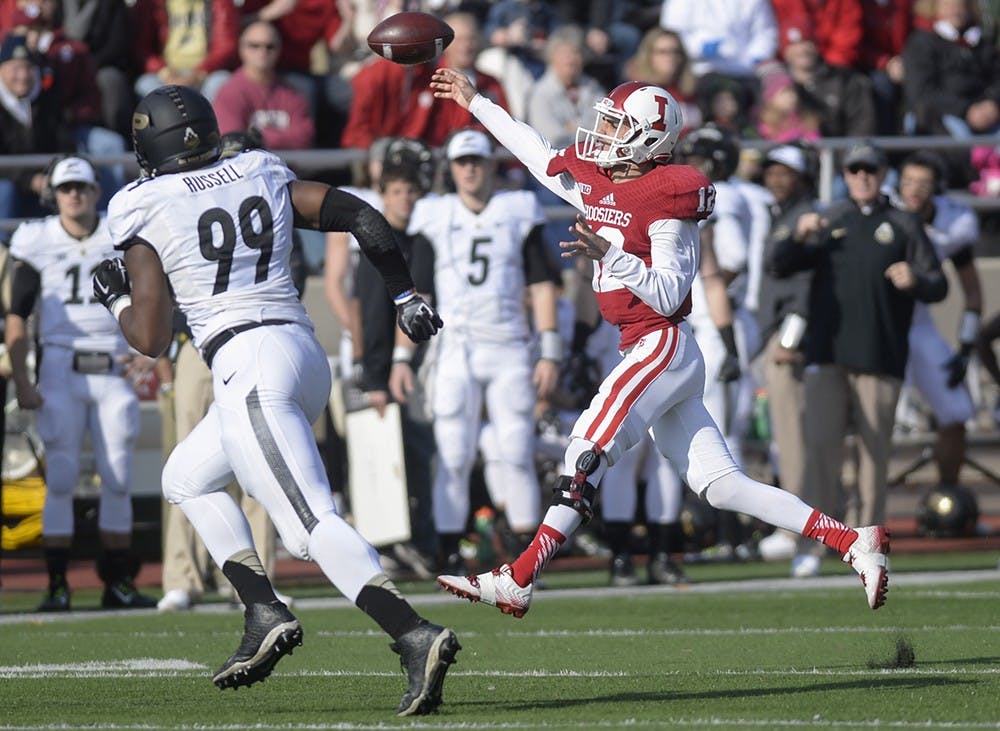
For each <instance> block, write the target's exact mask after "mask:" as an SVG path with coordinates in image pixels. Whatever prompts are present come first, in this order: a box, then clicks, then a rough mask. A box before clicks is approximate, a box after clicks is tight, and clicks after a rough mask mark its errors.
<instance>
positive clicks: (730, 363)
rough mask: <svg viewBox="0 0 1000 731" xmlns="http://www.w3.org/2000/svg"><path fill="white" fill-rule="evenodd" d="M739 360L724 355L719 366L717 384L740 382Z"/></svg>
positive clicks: (733, 356) (727, 354) (732, 356)
mask: <svg viewBox="0 0 1000 731" xmlns="http://www.w3.org/2000/svg"><path fill="white" fill-rule="evenodd" d="M740 373H741V371H740V359H739V358H737V357H736V356H735V355H730V354H729V353H726V357H725V359H724V360H723V361H722V365H721V366H719V375H718V380H719V383H732V382H733V381H738V380H740Z"/></svg>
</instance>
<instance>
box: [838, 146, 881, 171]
mask: <svg viewBox="0 0 1000 731" xmlns="http://www.w3.org/2000/svg"><path fill="white" fill-rule="evenodd" d="M888 164H889V161H888V158H886V156H885V152H884V151H883V150H882V148H880V147H876V146H875V145H873V144H871V143H870V142H864V143H862V144H860V145H855V146H854V147H852V148H851V149H850V150H848V152H847V156H846V157H845V158H844V167H845V168H849V167H853V166H854V165H868V166H870V167H873V168H884V167H885V166H886V165H888Z"/></svg>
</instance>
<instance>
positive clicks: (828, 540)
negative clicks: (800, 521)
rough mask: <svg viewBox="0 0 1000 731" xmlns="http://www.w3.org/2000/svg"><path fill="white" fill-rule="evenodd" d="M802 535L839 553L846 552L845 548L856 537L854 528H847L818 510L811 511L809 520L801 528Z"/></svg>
mask: <svg viewBox="0 0 1000 731" xmlns="http://www.w3.org/2000/svg"><path fill="white" fill-rule="evenodd" d="M802 535H804V536H805V537H806V538H812V539H813V540H814V541H820V542H821V543H822V544H823V545H824V546H829V547H830V548H833V549H835V550H836V551H837V552H839V553H847V549H849V548H850V547H851V544H852V543H854V541H856V540H857V539H858V532H857V531H856V530H854V529H853V528H848V527H847V526H846V525H844V524H843V523H841V522H840V521H839V520H835V519H834V518H831V517H830V516H829V515H826V514H824V513H821V512H819V511H818V510H813V511H812V514H811V515H810V516H809V520H807V521H806V527H805V528H803V529H802Z"/></svg>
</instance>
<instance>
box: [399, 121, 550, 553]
mask: <svg viewBox="0 0 1000 731" xmlns="http://www.w3.org/2000/svg"><path fill="white" fill-rule="evenodd" d="M445 151H446V157H447V158H448V165H449V171H450V174H451V177H452V179H453V180H454V182H455V188H456V192H455V193H451V194H448V195H444V196H430V197H426V198H423V199H421V200H420V201H418V203H417V205H416V208H415V209H414V212H413V217H412V218H411V220H410V227H409V230H410V232H411V233H418V232H419V233H422V234H423V235H424V236H426V237H427V239H428V240H429V241H430V242H431V244H432V245H433V247H434V262H435V263H434V287H435V294H436V297H437V305H438V309H439V310H440V312H441V314H442V317H443V318H444V319H446V320H447V322H448V328H447V329H446V330H445V331H444V332H442V333H441V336H440V338H439V342H438V346H439V348H440V350H439V353H438V354H437V357H436V359H435V360H436V363H437V367H436V372H435V374H434V385H433V388H432V396H431V407H432V409H433V414H434V435H435V439H436V441H437V446H438V457H439V464H438V470H437V474H436V478H435V482H434V501H433V504H434V525H435V528H436V529H437V531H438V535H439V536H440V541H441V553H442V556H443V558H444V561H445V563H446V564H450V565H449V566H448V567H447V568H449V569H453V570H460V569H461V565H460V564H461V557H460V555H459V553H458V543H459V538H460V537H461V535H462V534H463V533H464V532H465V525H466V521H467V519H468V514H469V476H470V474H471V472H472V466H473V463H474V461H475V458H476V446H477V442H478V435H479V425H480V423H481V421H482V409H483V404H484V401H485V406H486V412H487V417H488V419H489V421H490V423H491V425H492V427H493V433H494V437H495V438H493V439H490V440H487V442H488V443H489V444H490V445H491V446H492V449H494V450H495V451H496V453H490V452H489V451H485V452H484V454H483V458H484V461H485V463H486V481H487V485H488V487H489V489H490V493H491V497H492V498H493V501H494V503H496V504H497V508H498V509H501V510H504V511H505V513H506V516H507V521H508V523H509V525H510V528H511V530H512V532H513V533H514V534H515V535H518V534H527V536H526V538H527V540H530V538H531V533H532V532H533V530H534V528H535V525H536V524H537V523H538V517H539V509H540V502H541V498H540V493H539V486H538V478H537V474H536V471H535V463H534V451H535V450H534V445H535V417H534V408H535V397H536V395H538V396H546V395H548V394H549V393H550V392H551V391H552V389H553V388H554V387H555V384H556V381H557V379H558V373H559V361H560V360H561V356H562V352H561V345H562V342H561V340H560V338H559V335H558V332H557V330H556V328H557V322H556V299H557V291H556V286H555V284H554V283H553V281H552V280H551V278H550V276H551V275H550V268H549V267H547V266H546V263H545V253H544V249H543V243H542V237H541V226H542V224H544V222H545V219H544V216H543V214H542V209H541V206H540V205H539V203H538V199H537V197H536V196H535V194H534V193H531V192H528V191H502V190H496V180H495V175H496V173H495V167H496V163H495V161H494V160H493V159H492V155H493V150H492V146H491V144H490V141H489V138H488V137H487V136H486V135H485V134H484V133H482V132H480V131H478V130H474V129H465V130H461V131H459V132H457V133H456V134H454V135H453V136H452V137H451V139H450V140H449V142H448V144H447V146H446V150H445ZM526 293H530V298H531V306H532V313H533V320H534V325H535V327H536V328H537V330H538V331H539V333H540V341H541V358H540V359H537V362H536V358H535V352H534V344H533V337H532V333H531V326H530V325H529V321H528V318H527V316H526V315H527V313H526V312H525V294H526ZM525 543H526V541H525Z"/></svg>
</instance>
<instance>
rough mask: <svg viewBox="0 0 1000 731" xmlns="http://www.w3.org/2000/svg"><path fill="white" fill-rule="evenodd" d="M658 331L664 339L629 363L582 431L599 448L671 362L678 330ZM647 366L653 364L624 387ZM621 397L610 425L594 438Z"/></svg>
mask: <svg viewBox="0 0 1000 731" xmlns="http://www.w3.org/2000/svg"><path fill="white" fill-rule="evenodd" d="M661 332H662V333H663V338H662V339H661V340H660V343H659V345H657V347H656V349H655V350H654V351H653V352H652V353H650V354H649V355H648V356H647V357H646V358H644V359H643V360H641V361H639V362H637V363H634V364H633V365H631V366H629V368H628V369H627V370H626V371H625V372H624V373H623V374H622V375H621V376H619V377H618V379H617V380H616V381H615V383H614V385H613V386H612V387H611V393H610V394H608V398H607V399H605V401H604V405H603V406H602V407H601V411H600V413H599V414H598V415H597V418H596V419H594V421H593V422H592V423H591V424H590V426H589V427H587V431H586V433H585V434H584V438H585V439H587V440H589V441H592V442H594V443H595V444H599V445H600V446H601V447H605V446H607V443H608V442H609V441H610V440H611V438H612V437H613V436H614V435H615V433H616V432H617V431H618V428H619V427H620V426H621V424H622V422H623V421H625V417H627V416H628V413H629V411H630V410H631V409H632V406H633V405H634V404H635V402H636V401H637V400H638V398H639V397H640V396H641V395H642V393H643V391H645V390H646V389H647V388H648V387H649V384H650V383H652V382H653V381H654V380H656V378H657V377H658V376H659V375H660V374H661V373H663V371H665V370H666V369H667V368H669V367H670V362H671V361H672V360H673V358H674V353H676V352H677V340H678V338H677V329H676V328H669V329H668V330H664V331H661ZM664 351H666V355H664ZM661 358H662V359H663V361H662V362H661V363H657V362H656V361H657V360H659V359H661ZM650 366H652V368H650V371H649V373H647V374H646V375H645V376H644V377H643V378H642V380H641V381H639V383H638V384H637V385H636V386H634V387H632V388H631V389H627V386H628V384H629V382H630V381H631V380H632V379H633V378H635V376H636V375H638V374H639V373H640V372H641V371H643V370H644V369H646V368H649V367H650ZM620 398H621V399H623V401H622V404H621V406H619V407H618V408H617V409H616V410H615V411H614V413H613V414H612V416H611V424H610V425H609V426H608V427H607V428H605V429H603V430H602V431H601V434H600V436H597V437H595V434H596V433H597V429H598V427H599V426H600V424H602V423H603V422H604V421H605V419H606V418H607V417H608V414H609V413H611V411H612V409H613V407H614V404H615V403H617V402H618V400H619V399H620Z"/></svg>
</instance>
